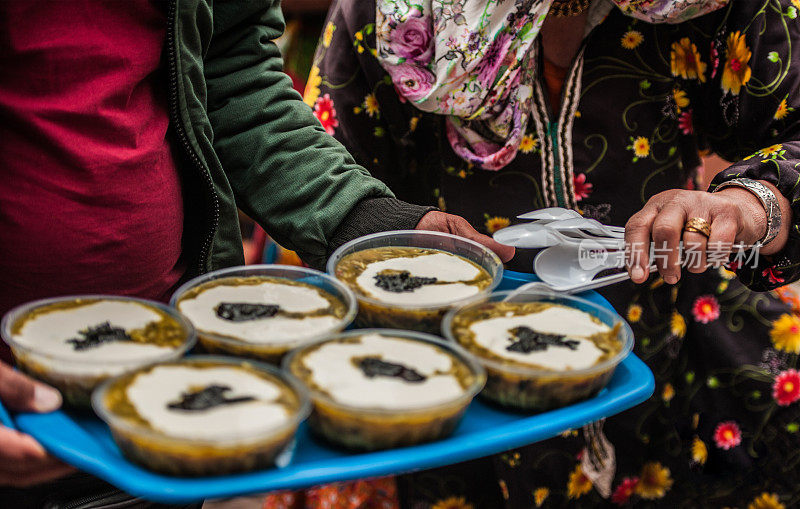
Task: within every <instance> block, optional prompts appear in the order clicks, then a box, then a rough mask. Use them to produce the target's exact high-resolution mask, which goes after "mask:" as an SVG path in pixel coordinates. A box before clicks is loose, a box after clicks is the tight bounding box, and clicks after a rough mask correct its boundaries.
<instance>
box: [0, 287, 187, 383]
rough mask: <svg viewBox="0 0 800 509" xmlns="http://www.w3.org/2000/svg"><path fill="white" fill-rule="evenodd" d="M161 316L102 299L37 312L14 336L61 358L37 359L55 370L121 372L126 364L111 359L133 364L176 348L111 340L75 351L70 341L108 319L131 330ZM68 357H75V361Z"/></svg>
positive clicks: (127, 303) (136, 305)
mask: <svg viewBox="0 0 800 509" xmlns="http://www.w3.org/2000/svg"><path fill="white" fill-rule="evenodd" d="M161 319H162V317H161V315H159V314H158V313H157V312H155V311H154V310H153V309H151V308H149V307H147V306H144V305H142V304H140V303H138V302H131V301H117V300H101V301H99V302H94V303H89V304H86V305H83V306H79V307H73V308H69V309H61V310H57V311H51V312H49V313H45V314H41V315H38V316H36V317H34V318H32V319H30V320H28V321H26V322H25V324H24V325H23V326H22V329H21V330H20V331H19V333H18V334H15V335H14V336H13V339H14V341H16V342H18V343H19V344H20V345H22V346H25V347H28V348H31V349H32V350H33V351H35V352H38V353H42V354H48V355H52V356H56V357H58V358H59V359H60V360H49V359H44V358H39V357H36V358H35V360H36V362H38V363H40V364H44V365H46V366H48V367H49V368H51V369H53V370H55V371H58V372H61V373H69V374H85V375H100V374H109V375H111V374H117V373H121V372H122V371H124V367H122V366H113V365H109V364H107V363H108V362H109V361H126V363H127V364H128V366H130V364H134V363H136V361H141V362H142V363H144V362H147V361H149V360H154V359H157V358H159V357H161V356H163V355H164V354H165V353H167V352H170V351H172V350H174V348H172V347H168V346H158V345H152V344H146V343H137V342H132V341H109V342H107V343H100V344H99V345H97V346H94V347H91V348H86V349H85V350H75V348H74V346H73V344H72V343H68V342H67V340H69V339H81V338H82V336H81V335H80V334H79V332H80V331H82V330H86V329H87V328H89V327H95V326H97V325H100V324H102V323H103V322H109V323H110V324H111V325H112V326H114V327H122V328H124V329H125V330H126V331H128V332H129V331H131V330H135V329H142V328H144V327H146V326H147V325H148V324H150V323H152V322H158V321H161ZM61 359H63V360H61ZM65 360H74V361H75V364H70V363H68V362H65ZM104 363H106V364H104Z"/></svg>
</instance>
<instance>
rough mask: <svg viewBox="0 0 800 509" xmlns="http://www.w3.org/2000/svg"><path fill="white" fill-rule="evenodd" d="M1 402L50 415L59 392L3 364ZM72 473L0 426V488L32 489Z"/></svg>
mask: <svg viewBox="0 0 800 509" xmlns="http://www.w3.org/2000/svg"><path fill="white" fill-rule="evenodd" d="M0 400H2V402H3V405H5V406H6V407H8V408H10V409H12V410H17V411H22V412H52V411H53V410H55V409H57V408H58V407H60V406H61V395H60V394H59V393H58V391H56V390H55V389H53V388H51V387H49V386H47V385H44V384H41V383H39V382H34V381H33V380H31V379H30V378H28V377H26V376H25V375H23V374H21V373H18V372H16V371H14V370H13V369H11V367H10V366H8V365H6V364H4V363H2V362H0ZM74 470H75V469H73V468H72V467H70V466H68V465H65V464H63V463H61V462H60V461H58V460H57V459H55V458H53V457H52V456H50V455H49V454H47V452H45V450H44V448H43V447H42V446H41V445H39V443H38V442H37V441H36V440H34V439H33V438H32V437H30V436H28V435H25V434H23V433H20V432H18V431H15V430H13V429H9V428H6V427H4V426H2V425H0V486H15V487H26V486H33V485H35V484H39V483H42V482H45V481H49V480H52V479H56V478H58V477H62V476H64V475H66V474H69V473H71V472H74Z"/></svg>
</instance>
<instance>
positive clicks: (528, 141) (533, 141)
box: [519, 134, 539, 154]
mask: <svg viewBox="0 0 800 509" xmlns="http://www.w3.org/2000/svg"><path fill="white" fill-rule="evenodd" d="M538 145H539V139H538V138H534V137H533V136H531V135H530V134H526V135H525V136H523V137H522V141H520V142H519V151H520V152H522V153H523V154H527V153H529V152H531V151H532V150H534V149H536V147H537V146H538Z"/></svg>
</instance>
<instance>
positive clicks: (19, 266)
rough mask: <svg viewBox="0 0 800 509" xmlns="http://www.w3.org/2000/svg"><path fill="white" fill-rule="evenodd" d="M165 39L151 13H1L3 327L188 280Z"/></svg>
mask: <svg viewBox="0 0 800 509" xmlns="http://www.w3.org/2000/svg"><path fill="white" fill-rule="evenodd" d="M165 30H166V13H165V12H163V11H162V7H161V6H160V5H159V4H158V3H157V2H155V1H151V0H127V1H124V2H104V1H100V0H70V1H68V2H64V1H61V0H56V1H36V2H0V314H2V313H4V312H5V311H6V310H8V309H9V308H10V307H12V306H14V305H17V304H20V303H23V302H25V301H28V300H31V299H37V298H43V297H49V296H56V295H65V294H73V293H90V292H96V293H111V294H121V295H136V296H141V297H146V298H153V299H161V300H164V299H166V298H167V297H168V296H169V294H170V293H171V291H172V289H173V287H174V286H175V284H176V283H177V282H178V280H179V278H180V277H181V275H182V274H183V272H184V265H183V263H182V259H181V235H182V231H183V200H182V196H181V185H180V180H179V176H178V172H177V170H176V166H175V161H174V160H173V156H172V153H171V151H170V145H169V143H168V124H169V121H168V113H167V104H166V97H165V91H166V87H165V84H164V82H163V80H164V76H163V72H162V70H161V53H162V47H163V44H164V36H165Z"/></svg>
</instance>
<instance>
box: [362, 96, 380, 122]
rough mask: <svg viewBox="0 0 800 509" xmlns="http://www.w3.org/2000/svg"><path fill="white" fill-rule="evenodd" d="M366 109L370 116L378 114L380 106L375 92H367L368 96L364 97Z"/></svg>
mask: <svg viewBox="0 0 800 509" xmlns="http://www.w3.org/2000/svg"><path fill="white" fill-rule="evenodd" d="M364 109H365V110H367V115H369V116H370V117H374V116H375V115H377V114H378V112H379V111H380V107H379V105H378V99H377V98H376V97H375V94H367V95H366V97H364Z"/></svg>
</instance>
